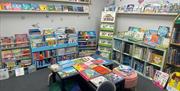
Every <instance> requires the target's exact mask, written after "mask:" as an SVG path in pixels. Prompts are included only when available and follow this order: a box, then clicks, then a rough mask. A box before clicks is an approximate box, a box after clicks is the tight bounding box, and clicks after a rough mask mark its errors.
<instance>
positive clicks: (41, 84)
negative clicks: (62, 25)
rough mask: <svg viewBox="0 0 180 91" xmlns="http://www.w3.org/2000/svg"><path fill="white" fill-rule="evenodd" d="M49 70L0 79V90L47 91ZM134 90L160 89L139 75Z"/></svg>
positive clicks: (148, 90)
mask: <svg viewBox="0 0 180 91" xmlns="http://www.w3.org/2000/svg"><path fill="white" fill-rule="evenodd" d="M49 73H50V71H49V70H48V69H47V68H45V69H41V70H38V71H36V72H34V73H32V74H29V75H25V76H22V77H12V78H10V79H8V80H3V81H0V91H48V82H47V77H48V74H49ZM136 91H162V90H161V89H159V88H158V87H156V86H154V85H153V84H152V81H150V80H148V79H146V78H144V77H141V76H139V77H138V84H137V87H136Z"/></svg>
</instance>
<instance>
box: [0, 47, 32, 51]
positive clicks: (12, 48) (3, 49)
mask: <svg viewBox="0 0 180 91" xmlns="http://www.w3.org/2000/svg"><path fill="white" fill-rule="evenodd" d="M29 47H30V46H22V47H11V48H2V49H1V50H2V51H5V50H14V49H21V48H29Z"/></svg>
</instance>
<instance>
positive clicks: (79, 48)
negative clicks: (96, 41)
mask: <svg viewBox="0 0 180 91" xmlns="http://www.w3.org/2000/svg"><path fill="white" fill-rule="evenodd" d="M79 49H80V50H93V49H94V50H95V49H96V47H94V48H79Z"/></svg>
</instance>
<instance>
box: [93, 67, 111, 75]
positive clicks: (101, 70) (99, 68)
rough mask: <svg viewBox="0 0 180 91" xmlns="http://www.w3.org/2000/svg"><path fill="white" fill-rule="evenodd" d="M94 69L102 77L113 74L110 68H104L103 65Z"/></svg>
mask: <svg viewBox="0 0 180 91" xmlns="http://www.w3.org/2000/svg"><path fill="white" fill-rule="evenodd" d="M92 69H93V70H95V71H96V72H98V73H99V74H101V75H105V74H108V73H110V72H111V70H110V69H108V68H106V67H104V66H102V65H98V66H96V67H94V68H92Z"/></svg>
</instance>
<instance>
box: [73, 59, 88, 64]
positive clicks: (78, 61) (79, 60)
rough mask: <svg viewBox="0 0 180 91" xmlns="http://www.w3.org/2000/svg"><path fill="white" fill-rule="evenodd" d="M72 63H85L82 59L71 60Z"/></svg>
mask: <svg viewBox="0 0 180 91" xmlns="http://www.w3.org/2000/svg"><path fill="white" fill-rule="evenodd" d="M73 61H74V62H75V63H76V64H79V63H83V62H85V61H84V60H83V59H82V58H76V59H73Z"/></svg>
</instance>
